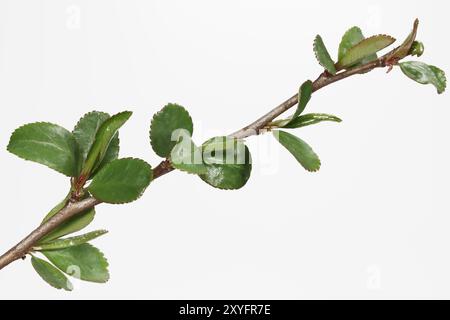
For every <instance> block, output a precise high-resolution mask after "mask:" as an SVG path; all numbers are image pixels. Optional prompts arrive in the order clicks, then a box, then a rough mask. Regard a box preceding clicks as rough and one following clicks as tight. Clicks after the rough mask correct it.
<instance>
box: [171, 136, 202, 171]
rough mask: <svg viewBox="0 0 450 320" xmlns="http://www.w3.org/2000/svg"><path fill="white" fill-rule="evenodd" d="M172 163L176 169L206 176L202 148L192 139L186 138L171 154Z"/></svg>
mask: <svg viewBox="0 0 450 320" xmlns="http://www.w3.org/2000/svg"><path fill="white" fill-rule="evenodd" d="M170 162H171V164H172V166H173V167H174V168H175V169H178V170H181V171H185V172H187V173H193V174H205V173H206V166H205V164H204V163H203V155H202V148H199V147H197V146H196V145H195V144H194V142H193V141H192V140H191V138H190V137H184V138H183V140H182V141H180V142H179V143H177V144H176V145H175V147H174V148H173V149H172V151H171V153H170Z"/></svg>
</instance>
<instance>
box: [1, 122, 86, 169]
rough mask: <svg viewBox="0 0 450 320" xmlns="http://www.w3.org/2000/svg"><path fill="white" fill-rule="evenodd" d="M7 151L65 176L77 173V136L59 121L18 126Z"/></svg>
mask: <svg viewBox="0 0 450 320" xmlns="http://www.w3.org/2000/svg"><path fill="white" fill-rule="evenodd" d="M8 151H9V152H11V153H13V154H15V155H16V156H18V157H20V158H23V159H25V160H30V161H34V162H37V163H40V164H43V165H46V166H47V167H49V168H52V169H54V170H56V171H58V172H60V173H62V174H64V175H66V176H69V177H73V176H76V175H77V168H78V167H77V157H78V155H77V154H78V150H77V144H76V142H75V138H74V137H73V135H72V133H71V132H69V131H67V130H66V129H64V128H62V127H60V126H58V125H56V124H52V123H47V122H36V123H30V124H26V125H24V126H22V127H20V128H18V129H16V131H14V132H13V134H12V135H11V138H10V140H9V144H8Z"/></svg>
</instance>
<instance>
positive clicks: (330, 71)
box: [313, 35, 336, 75]
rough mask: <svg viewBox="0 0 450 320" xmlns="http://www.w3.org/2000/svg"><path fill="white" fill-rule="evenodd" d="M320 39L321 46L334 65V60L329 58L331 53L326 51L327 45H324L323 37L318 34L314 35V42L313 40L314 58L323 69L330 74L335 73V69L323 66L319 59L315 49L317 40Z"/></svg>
mask: <svg viewBox="0 0 450 320" xmlns="http://www.w3.org/2000/svg"><path fill="white" fill-rule="evenodd" d="M319 39H320V41H322V43H323V48H324V49H325V53H326V54H327V55H328V58H330V61H331V62H332V63H333V66H334V64H335V62H334V60H333V59H332V58H331V55H330V53H329V52H328V49H327V47H326V46H325V43H324V42H323V39H322V37H321V36H320V35H316V37H315V38H314V42H313V51H314V55H315V56H316V60H317V62H319V64H320V65H321V66H322V67H323V68H324V69H325V70H327V71H328V72H329V73H331V74H333V75H334V74H336V70H329V69H328V68H327V67H326V66H325V64H324V63H323V62H322V61H321V60H320V58H319V54H318V52H317V51H318V50H317V41H318V40H319Z"/></svg>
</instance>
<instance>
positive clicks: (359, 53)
mask: <svg viewBox="0 0 450 320" xmlns="http://www.w3.org/2000/svg"><path fill="white" fill-rule="evenodd" d="M394 42H395V39H394V38H393V37H391V36H388V35H384V34H381V35H377V36H373V37H370V38H367V39H364V40H362V41H360V42H359V43H358V44H357V45H355V46H353V47H352V48H350V49H349V50H347V52H346V54H345V55H344V56H343V57H342V58H341V59H339V61H338V63H337V64H336V68H337V69H338V70H342V69H347V68H349V67H352V66H354V65H355V64H356V63H358V62H361V60H363V59H365V58H367V57H369V56H371V55H373V54H374V53H377V52H378V51H380V50H382V49H384V48H386V47H388V46H390V45H391V44H392V43H394Z"/></svg>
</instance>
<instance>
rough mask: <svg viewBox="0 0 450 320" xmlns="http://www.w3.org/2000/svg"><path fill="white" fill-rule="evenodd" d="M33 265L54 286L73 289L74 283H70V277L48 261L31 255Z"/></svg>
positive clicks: (67, 289) (68, 289)
mask: <svg viewBox="0 0 450 320" xmlns="http://www.w3.org/2000/svg"><path fill="white" fill-rule="evenodd" d="M31 265H32V266H33V268H34V270H36V272H37V273H38V274H39V276H40V277H41V278H42V279H43V280H44V281H45V282H47V283H48V284H49V285H51V286H52V287H53V288H56V289H64V290H66V291H72V290H73V286H72V283H70V281H69V279H67V277H66V276H65V275H64V274H62V272H61V271H59V270H58V269H57V268H55V267H54V266H53V265H51V264H50V263H48V262H47V261H45V260H42V259H40V258H37V257H34V256H33V257H31Z"/></svg>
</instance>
